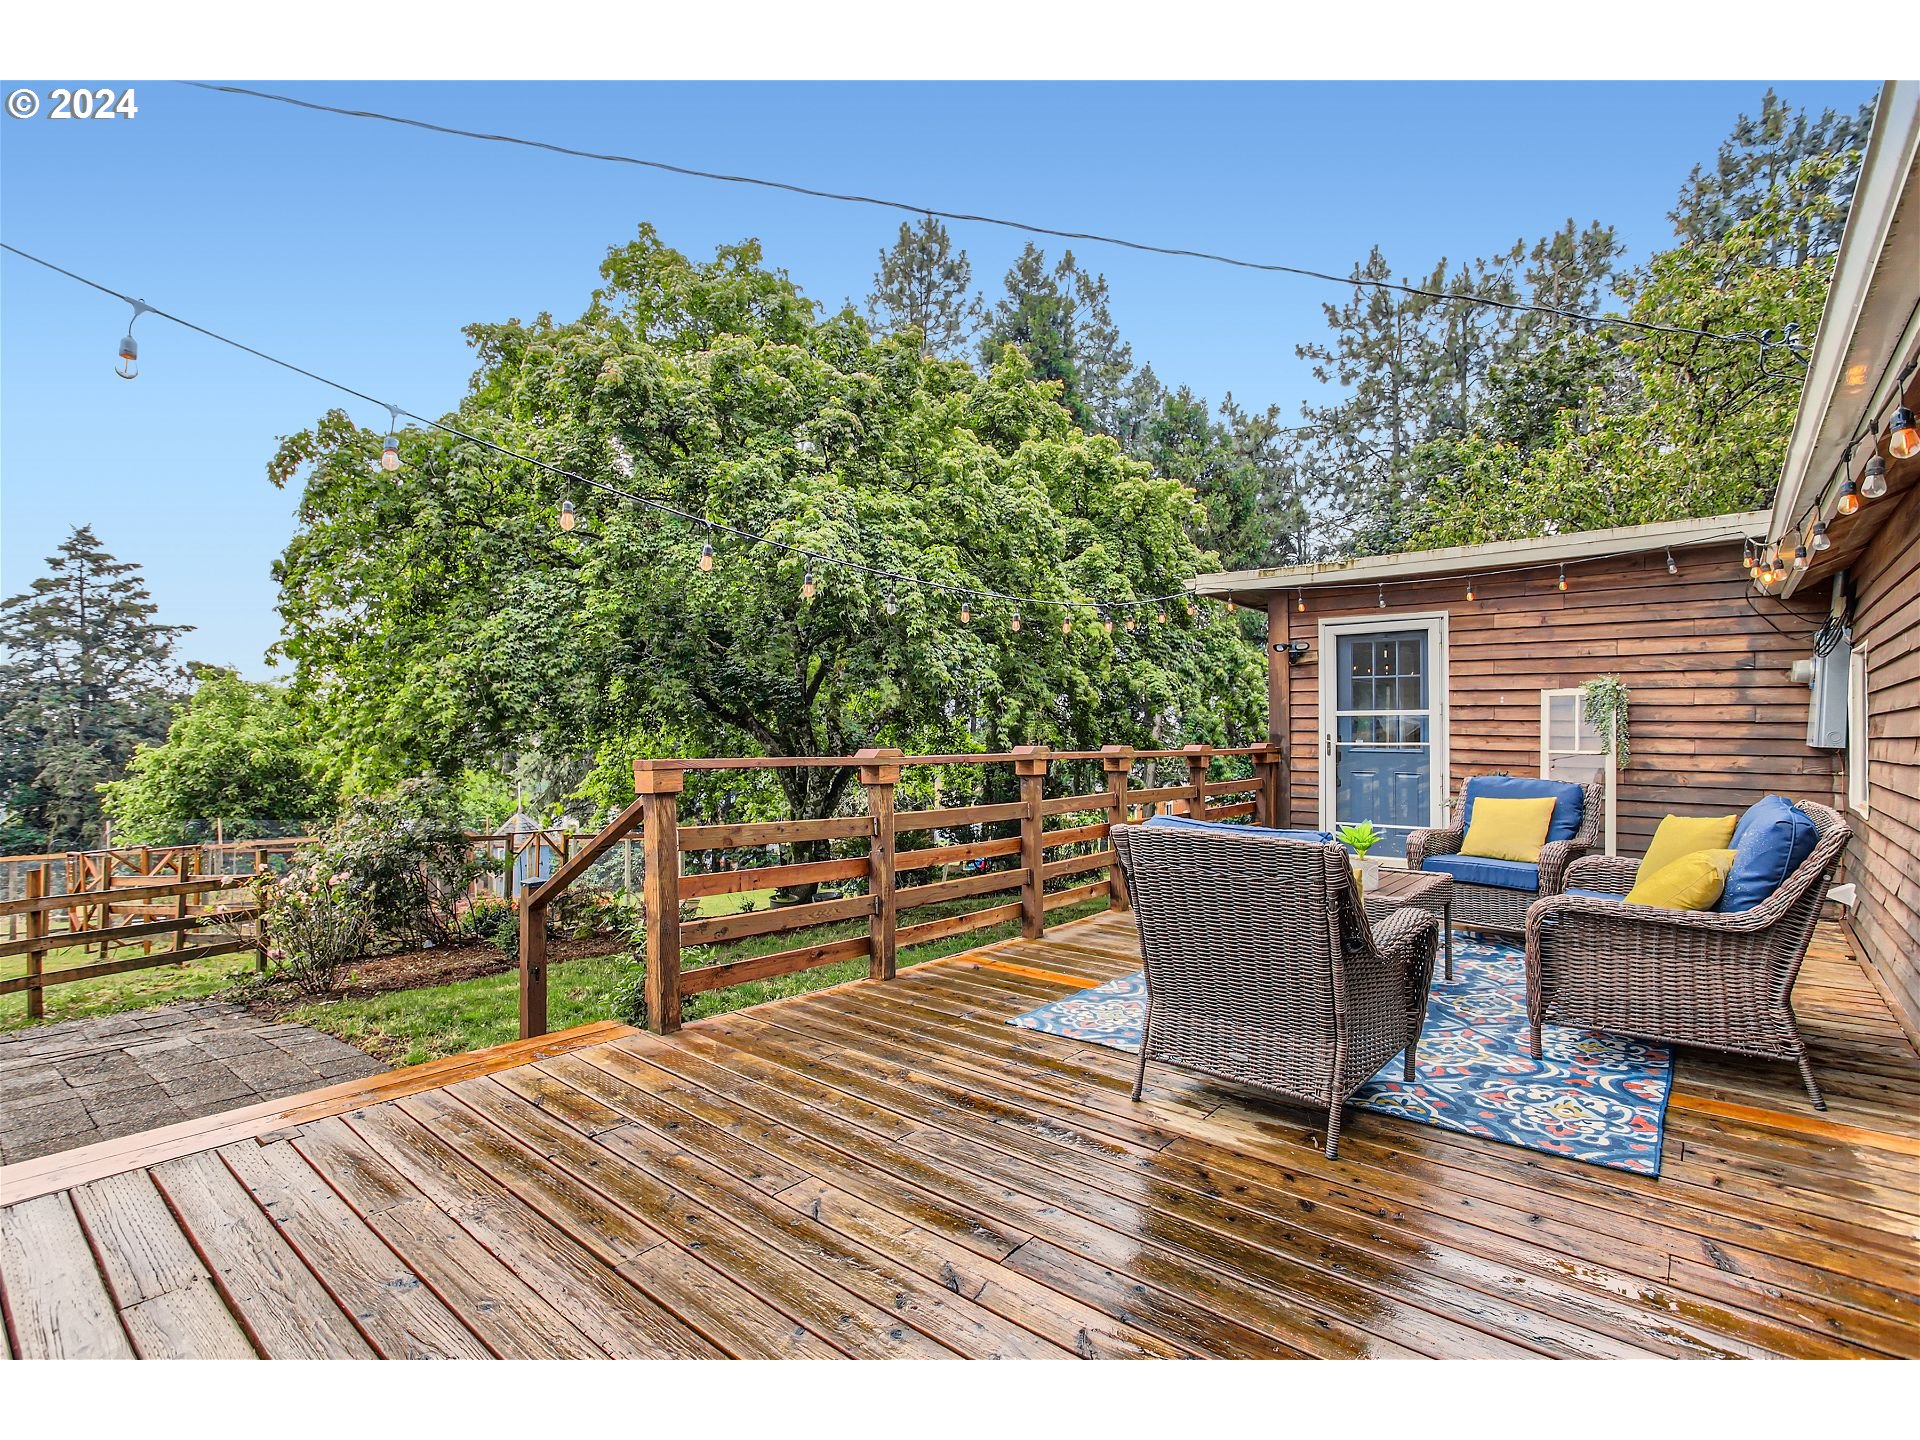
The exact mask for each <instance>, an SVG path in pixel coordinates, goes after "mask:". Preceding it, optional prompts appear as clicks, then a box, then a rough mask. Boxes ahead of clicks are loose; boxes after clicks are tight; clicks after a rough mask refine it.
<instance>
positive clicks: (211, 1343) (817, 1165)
mask: <svg viewBox="0 0 1920 1440" xmlns="http://www.w3.org/2000/svg"><path fill="white" fill-rule="evenodd" d="M1134 948H1135V947H1134V937H1133V935H1132V932H1131V927H1130V922H1129V920H1128V919H1127V918H1126V917H1116V916H1099V917H1096V918H1095V919H1093V920H1090V921H1086V922H1082V923H1081V924H1079V925H1076V926H1071V927H1065V928H1062V929H1060V930H1057V931H1055V932H1053V933H1052V935H1051V936H1050V937H1049V939H1047V940H1046V941H1040V942H1023V941H1014V942H1008V943H1005V944H1001V945H998V946H993V947H989V948H988V949H986V950H982V951H976V952H972V953H969V954H967V955H964V956H960V957H957V958H955V959H951V960H947V961H942V962H938V963H935V964H931V965H926V966H921V967H918V968H915V969H912V970H908V971H905V972H903V973H902V974H901V976H900V978H899V979H897V980H894V981H891V982H884V983H874V982H861V983H859V984H856V985H851V986H844V987H841V988H839V989H835V990H830V991H823V992H820V993H818V994H815V995H811V996H804V997H800V998H797V999H794V1000H788V1001H782V1002H778V1003H776V1004H772V1005H766V1006H761V1007H759V1008H757V1009H754V1010H751V1011H747V1012H742V1013H739V1014H735V1015H730V1016H725V1017H721V1018H719V1019H715V1020H709V1021H702V1022H698V1023H695V1024H692V1025H689V1026H688V1027H687V1028H686V1029H685V1030H684V1031H682V1032H680V1033H679V1034H677V1035H674V1036H671V1037H669V1038H656V1037H653V1036H648V1035H645V1034H640V1033H636V1032H633V1031H629V1030H626V1029H623V1028H621V1027H617V1026H598V1027H588V1028H587V1029H586V1030H580V1031H571V1032H568V1033H566V1034H564V1035H557V1036H549V1037H545V1038H543V1039H541V1040H539V1041H529V1042H522V1043H521V1044H519V1045H514V1046H507V1047H502V1049H500V1050H498V1051H490V1052H484V1053H482V1054H479V1055H473V1056H462V1057H457V1058H456V1059H454V1060H450V1061H443V1062H439V1063H437V1064H436V1065H432V1066H423V1067H419V1068H418V1069H416V1070H412V1071H403V1072H397V1073H395V1074H393V1075H389V1076H382V1077H375V1078H374V1079H373V1080H371V1081H368V1082H365V1083H360V1084H353V1085H346V1086H340V1087H335V1089H334V1090H332V1091H323V1092H318V1093H316V1094H314V1095H309V1096H303V1097H299V1098H297V1099H295V1100H292V1101H285V1102H278V1103H276V1104H274V1105H270V1106H262V1107H256V1109H255V1110H254V1111H250V1112H240V1113H239V1114H237V1115H229V1116H221V1117H215V1118H214V1119H213V1120H209V1121H198V1122H192V1123H190V1124H187V1125H183V1126H175V1127H173V1128H172V1129H171V1130H168V1131H156V1132H150V1133H148V1134H146V1135H142V1136H136V1137H131V1138H129V1139H127V1140H122V1141H117V1142H110V1143H109V1144H107V1145H104V1146H96V1147H93V1148H92V1149H90V1150H87V1151H75V1152H70V1153H69V1154H67V1155H64V1156H57V1157H49V1158H48V1159H46V1160H41V1161H35V1162H31V1163H29V1164H26V1165H19V1166H14V1167H12V1168H11V1169H10V1170H8V1171H5V1172H0V1199H4V1200H5V1201H6V1202H7V1203H8V1208H7V1209H6V1210H5V1211H4V1212H0V1282H3V1284H4V1292H3V1295H4V1308H5V1317H6V1328H7V1337H8V1342H9V1348H10V1350H11V1353H12V1354H13V1355H15V1356H20V1357H30V1356H45V1355H121V1356H124V1355H142V1356H172V1355H215V1356H252V1355H255V1354H261V1355H269V1356H369V1355H385V1356H429V1355H444V1356H486V1355H503V1356H561V1355H567V1356H600V1355H614V1356H721V1355H739V1356H813V1357H821V1358H833V1357H840V1356H921V1357H953V1356H956V1355H960V1356H1035V1357H1050V1358H1066V1357H1071V1356H1087V1357H1096V1356H1108V1357H1128V1356H1186V1355H1198V1356H1272V1357H1285V1356H1406V1355H1425V1356H1493V1357H1506V1356H1533V1355H1543V1356H1588V1357H1591V1356H1616V1355H1617V1356H1648V1355H1657V1356H1767V1355H1790V1356H1843V1355H1904V1356H1914V1355H1920V1318H1917V1315H1916V1308H1917V1307H1920V1300H1917V1299H1916V1296H1920V1194H1917V1193H1916V1192H1917V1191H1920V1184H1917V1183H1916V1182H1917V1180H1920V1119H1917V1118H1916V1117H1917V1115H1920V1105H1917V1104H1916V1101H1920V1060H1917V1059H1916V1057H1915V1055H1914V1053H1913V1051H1912V1049H1911V1048H1910V1046H1909V1045H1908V1043H1907V1041H1906V1040H1905V1038H1904V1037H1903V1036H1902V1034H1901V1032H1900V1031H1899V1030H1898V1028H1897V1027H1896V1026H1895V1024H1894V1022H1893V1021H1892V1020H1891V1018H1890V1017H1889V1015H1888V1013H1887V1010H1886V1008H1885V1006H1884V1003H1883V1002H1882V1000H1881V998H1880V996H1879V995H1878V993H1877V992H1876V991H1875V990H1874V989H1873V987H1872V986H1871V984H1870V983H1869V981H1868V980H1867V978H1866V976H1865V975H1864V974H1863V972H1862V971H1861V969H1860V967H1859V965H1858V964H1857V962H1856V961H1854V959H1853V958H1852V956H1851V955H1850V954H1849V953H1848V950H1847V948H1846V942H1845V939H1844V937H1843V936H1842V935H1841V934H1840V932H1838V931H1836V930H1828V931H1823V933H1822V936H1821V940H1820V943H1819V944H1818V946H1817V950H1816V954H1815V955H1814V956H1813V957H1812V959H1811V960H1810V962H1809V965H1808V969H1807V972H1806V974H1805V975H1804V977H1803V979H1802V981H1801V985H1800V990H1799V996H1798V998H1799V1002H1800V1007H1801V1009H1802V1012H1803V1015H1804V1018H1805V1020H1806V1022H1807V1027H1808V1029H1809V1031H1810V1032H1811V1034H1812V1035H1813V1036H1814V1037H1815V1040H1816V1053H1815V1062H1816V1064H1817V1065H1818V1066H1819V1068H1820V1075H1821V1080H1822V1083H1823V1085H1824V1086H1825V1087H1826V1089H1827V1092H1828V1094H1829V1096H1830V1097H1831V1103H1832V1109H1831V1110H1830V1111H1828V1112H1827V1113H1826V1114H1825V1115H1819V1114H1816V1113H1814V1112H1813V1111H1811V1110H1809V1109H1808V1107H1807V1105H1806V1103H1805V1101H1804V1098H1803V1097H1802V1095H1801V1093H1800V1090H1799V1082H1798V1079H1797V1077H1796V1076H1795V1074H1794V1071H1793V1069H1792V1067H1791V1066H1785V1065H1771V1064H1761V1063H1753V1064H1746V1063H1742V1062H1738V1061H1729V1060H1724V1059H1720V1058H1715V1057H1710V1056H1706V1055H1702V1054H1695V1053H1689V1054H1687V1055H1685V1056H1684V1058H1683V1060H1682V1063H1681V1067H1680V1078H1679V1081H1678V1083H1677V1085H1676V1087H1675V1091H1674V1096H1673V1101H1672V1106H1671V1110H1670V1112H1669V1117H1668V1130H1667V1140H1666V1163H1665V1173H1664V1174H1663V1176H1662V1177H1661V1178H1660V1179H1659V1180H1658V1181H1652V1180H1646V1179H1642V1178H1639V1177H1635V1176H1630V1175H1624V1174H1621V1173H1618V1172H1614V1171H1609V1170H1601V1169H1596V1168H1594V1167H1591V1166H1586V1165H1581V1164H1578V1163H1575V1162H1570V1161H1558V1160H1555V1159H1552V1158H1549V1157H1546V1156H1541V1155H1537V1154H1532V1153H1529V1152H1526V1151H1522V1150H1517V1149H1513V1148H1510V1147H1507V1146H1502V1145H1497V1144H1491V1143H1487V1142H1484V1141H1479V1140H1475V1139H1471V1138H1468V1137H1465V1136H1458V1135H1450V1134H1446V1133H1444V1132H1441V1131H1437V1130H1432V1129H1426V1128H1422V1127H1418V1126H1414V1125H1409V1124H1406V1123H1404V1122H1401V1121H1397V1120H1393V1119H1389V1118H1385V1117H1381V1116H1376V1115H1371V1114H1364V1113H1362V1114H1355V1115H1353V1116H1352V1117H1351V1119H1350V1123H1349V1125H1348V1128H1347V1130H1346V1133H1345V1134H1344V1135H1343V1137H1342V1142H1341V1155H1340V1158H1339V1159H1338V1160H1332V1161H1330V1160H1327V1159H1325V1158H1324V1157H1323V1156H1322V1155H1321V1154H1320V1152H1319V1149H1318V1145H1319V1138H1318V1136H1317V1134H1316V1124H1317V1122H1316V1121H1315V1120H1314V1119H1313V1118H1312V1117H1311V1116H1309V1115H1308V1114H1307V1113H1306V1112H1304V1111H1295V1110H1289V1109H1285V1108H1279V1107H1275V1106H1272V1105H1269V1104H1265V1103H1261V1102H1257V1101H1252V1100H1248V1099H1245V1098H1241V1097H1236V1096H1235V1095H1233V1094H1231V1093H1228V1092H1226V1091H1223V1090H1221V1089H1219V1088H1217V1087H1214V1086H1212V1085H1209V1084H1206V1083H1203V1082H1201V1081H1198V1080H1196V1079H1190V1078H1186V1077H1182V1076H1180V1075H1178V1074H1176V1073H1174V1072H1171V1071H1168V1070H1166V1069H1163V1068H1160V1067H1155V1068H1154V1069H1153V1070H1152V1071H1151V1072H1150V1085H1149V1091H1148V1097H1147V1100H1146V1102H1145V1103H1144V1104H1142V1105H1138V1106H1136V1105H1134V1104H1132V1103H1130V1102H1129V1100H1128V1098H1127V1088H1128V1085H1129V1083H1130V1081H1131V1069H1132V1062H1131V1060H1130V1058H1129V1057H1127V1056H1125V1055H1121V1054H1119V1053H1116V1052H1113V1051H1109V1050H1104V1049H1101V1048H1099V1047H1096V1046H1091V1045H1085V1044H1079V1043H1076V1042H1073V1041H1069V1040H1062V1039H1057V1038H1054V1037H1051V1036H1044V1035H1036V1034H1033V1033H1031V1032H1028V1031H1024V1030H1019V1029H1014V1028H1011V1027H1009V1026H1007V1025H1006V1024H1005V1023H1004V1022H1005V1020H1006V1019H1007V1018H1008V1017H1009V1016H1011V1015H1014V1014H1017V1013H1019V1012H1021V1011H1023V1010H1026V1009H1028V1008H1030V1007H1032V1006H1033V1005H1035V1004H1038V1003H1040V1002H1042V1001H1044V1000H1047V999H1050V998H1054V997H1057V996H1059V995H1062V994H1065V993H1067V992H1068V990H1069V989H1071V988H1073V987H1075V986H1078V985H1084V984H1088V983H1092V982H1095V981H1098V980H1100V979H1104V978H1107V977H1109V976H1111V975H1114V974H1118V973H1121V972H1123V971H1125V970H1129V969H1132V968H1135V964H1136V962H1135V960H1134Z"/></svg>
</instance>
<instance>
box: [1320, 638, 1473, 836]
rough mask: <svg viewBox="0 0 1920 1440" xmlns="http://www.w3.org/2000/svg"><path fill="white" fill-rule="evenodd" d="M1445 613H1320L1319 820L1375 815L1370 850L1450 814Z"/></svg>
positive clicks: (1323, 824) (1344, 821) (1340, 821)
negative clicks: (1341, 616)
mask: <svg viewBox="0 0 1920 1440" xmlns="http://www.w3.org/2000/svg"><path fill="white" fill-rule="evenodd" d="M1446 701H1447V628H1446V617H1445V616H1444V615H1382V616H1380V617H1379V618H1378V619H1377V620H1376V619H1364V620H1323V621H1321V622H1320V828H1321V829H1323V830H1333V829H1337V828H1338V827H1340V826H1342V825H1357V824H1359V823H1361V822H1362V821H1371V822H1372V823H1373V828H1374V829H1376V830H1378V831H1380V832H1381V834H1382V835H1383V836H1384V838H1383V839H1382V840H1381V842H1380V844H1379V846H1378V847H1377V848H1376V849H1375V850H1374V851H1373V855H1374V856H1375V857H1376V858H1380V859H1386V860H1389V861H1392V860H1404V859H1405V858H1406V854H1407V836H1408V835H1410V834H1411V833H1412V832H1413V831H1415V830H1420V829H1425V828H1427V827H1429V826H1434V825H1443V824H1445V823H1446V792H1447V786H1446V775H1447V725H1446Z"/></svg>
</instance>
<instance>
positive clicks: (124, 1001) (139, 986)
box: [0, 947, 254, 1030]
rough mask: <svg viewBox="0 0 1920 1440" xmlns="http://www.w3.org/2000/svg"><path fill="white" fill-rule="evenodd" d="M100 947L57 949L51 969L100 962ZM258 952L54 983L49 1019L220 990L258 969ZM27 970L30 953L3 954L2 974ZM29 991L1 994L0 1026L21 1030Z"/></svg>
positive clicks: (118, 954)
mask: <svg viewBox="0 0 1920 1440" xmlns="http://www.w3.org/2000/svg"><path fill="white" fill-rule="evenodd" d="M132 954H133V951H132V950H131V949H130V948H126V947H122V948H121V949H119V950H117V951H115V952H114V958H115V959H120V958H129V957H131V956H132ZM99 959H100V952H99V951H98V950H82V949H79V948H77V947H76V948H73V949H67V950H55V951H53V952H52V953H51V954H49V955H48V956H47V961H46V968H47V969H48V970H65V969H78V968H79V967H80V966H82V965H90V964H94V963H96V962H97V961H98V960H99ZM253 964H254V960H253V952H252V951H251V950H242V951H239V952H237V953H235V954H232V955H216V956H214V957H213V958H212V959H211V960H195V961H193V962H191V963H190V964H187V965H156V966H155V967H154V968H152V969H151V970H129V971H127V972H125V973H124V974H120V975H102V976H101V977H100V978H99V979H97V980H76V981H74V982H73V983H72V984H71V985H55V986H53V987H51V988H50V989H48V990H46V991H45V992H43V993H44V994H45V995H46V997H47V1014H46V1020H45V1021H44V1022H34V1023H46V1024H52V1023H53V1022H54V1021H56V1020H83V1019H86V1018H87V1017H89V1016H93V1015H112V1014H114V1013H116V1012H118V1011H121V1010H145V1009H147V1008H149V1007H151V1006H154V1005H167V1004H171V1003H172V1002H173V1001H176V1000H199V999H204V998H205V997H206V996H209V995H218V994H219V993H220V992H221V991H223V990H227V989H230V988H231V987H232V986H233V985H234V984H236V983H237V982H239V981H241V980H244V979H248V978H250V977H251V976H252V975H253V973H254V970H253ZM26 973H27V957H26V956H24V955H9V956H6V957H5V958H4V959H0V980H11V979H12V978H14V977H15V976H17V975H24V974H26ZM27 1023H28V1021H27V997H26V996H25V995H24V994H18V995H0V1030H21V1029H24V1028H26V1026H27Z"/></svg>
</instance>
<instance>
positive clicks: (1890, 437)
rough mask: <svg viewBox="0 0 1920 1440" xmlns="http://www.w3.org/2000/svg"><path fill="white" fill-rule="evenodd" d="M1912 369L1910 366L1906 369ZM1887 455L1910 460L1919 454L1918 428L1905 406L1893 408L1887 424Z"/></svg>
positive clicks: (1919, 429) (1910, 412) (1919, 436)
mask: <svg viewBox="0 0 1920 1440" xmlns="http://www.w3.org/2000/svg"><path fill="white" fill-rule="evenodd" d="M1907 369H1908V370H1909V371H1911V370H1912V369H1913V367H1912V366H1911V365H1909V366H1908V367H1907ZM1887 453H1888V454H1889V455H1891V456H1893V458H1894V459H1896V460H1906V459H1910V458H1911V457H1913V456H1914V455H1917V454H1920V427H1917V426H1915V424H1914V423H1913V411H1912V410H1911V409H1909V408H1908V407H1907V406H1905V405H1901V406H1898V407H1896V408H1895V410H1894V412H1893V418H1892V419H1891V420H1889V421H1888V422H1887Z"/></svg>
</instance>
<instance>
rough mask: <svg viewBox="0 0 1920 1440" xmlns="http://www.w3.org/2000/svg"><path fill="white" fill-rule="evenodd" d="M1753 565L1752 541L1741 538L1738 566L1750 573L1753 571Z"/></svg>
mask: <svg viewBox="0 0 1920 1440" xmlns="http://www.w3.org/2000/svg"><path fill="white" fill-rule="evenodd" d="M1753 566H1754V554H1753V541H1751V540H1743V541H1741V542H1740V568H1741V569H1742V570H1744V571H1746V572H1747V573H1748V574H1749V575H1751V574H1752V573H1753Z"/></svg>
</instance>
